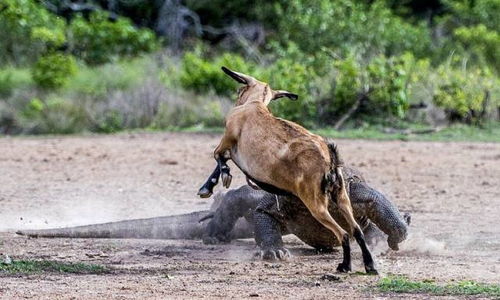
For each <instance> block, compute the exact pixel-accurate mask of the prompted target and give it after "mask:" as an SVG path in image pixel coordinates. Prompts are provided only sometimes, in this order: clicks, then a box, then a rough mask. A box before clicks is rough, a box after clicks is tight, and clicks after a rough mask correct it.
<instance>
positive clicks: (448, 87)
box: [434, 66, 500, 123]
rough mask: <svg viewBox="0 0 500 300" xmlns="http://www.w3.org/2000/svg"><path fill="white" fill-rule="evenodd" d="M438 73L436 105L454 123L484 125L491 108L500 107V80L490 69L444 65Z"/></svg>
mask: <svg viewBox="0 0 500 300" xmlns="http://www.w3.org/2000/svg"><path fill="white" fill-rule="evenodd" d="M437 72H438V76H439V83H438V84H437V86H436V89H435V92H434V102H435V103H436V105H438V106H439V107H442V108H444V109H445V110H446V112H447V114H448V115H449V118H450V119H451V120H456V121H464V122H467V123H481V122H483V121H485V120H484V119H485V118H486V117H487V113H488V110H489V109H491V108H492V107H493V108H494V107H499V106H500V89H499V86H500V81H499V80H498V78H496V77H494V76H492V74H491V72H490V71H488V69H458V68H454V67H450V66H441V67H439V69H438V70H437ZM485 101H486V102H485ZM488 101H489V103H488Z"/></svg>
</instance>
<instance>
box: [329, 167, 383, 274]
mask: <svg viewBox="0 0 500 300" xmlns="http://www.w3.org/2000/svg"><path fill="white" fill-rule="evenodd" d="M336 173H337V176H338V178H339V179H340V182H341V190H340V193H339V195H338V197H337V205H338V207H339V210H340V213H341V214H342V216H343V217H344V218H345V220H346V221H347V223H348V224H349V230H350V231H351V233H352V235H353V236H354V238H355V239H356V242H357V243H358V245H359V247H360V248H361V252H362V254H363V263H364V265H365V270H366V272H367V273H369V274H378V272H377V270H376V269H375V266H374V262H373V257H372V254H371V253H370V250H369V249H368V247H367V246H366V241H365V236H364V234H363V231H362V230H361V228H360V227H359V225H358V223H357V222H356V219H354V214H353V212H352V206H351V199H350V198H349V195H348V194H347V191H346V189H345V183H344V177H343V174H342V172H341V171H340V169H339V168H337V170H336ZM342 247H343V245H342Z"/></svg>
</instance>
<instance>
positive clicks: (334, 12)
mask: <svg viewBox="0 0 500 300" xmlns="http://www.w3.org/2000/svg"><path fill="white" fill-rule="evenodd" d="M276 8H277V13H276V14H277V20H278V22H279V25H278V32H279V33H280V35H279V37H278V38H279V40H280V41H282V42H284V43H286V42H288V41H292V42H295V43H297V45H298V46H299V47H300V49H301V50H302V51H304V52H305V53H315V52H317V51H320V50H321V49H322V48H328V49H332V50H334V51H337V52H339V53H340V54H347V53H349V52H352V50H356V51H357V52H359V53H361V54H362V55H365V56H369V55H378V54H386V55H393V54H396V55H397V54H401V53H403V52H405V51H412V52H413V53H415V54H416V55H417V56H424V55H426V54H428V52H429V51H430V34H429V31H428V29H427V28H426V27H425V26H424V25H423V24H419V25H412V24H410V23H408V22H404V21H403V20H402V19H401V18H400V17H397V16H396V15H394V14H393V13H392V11H391V10H389V9H388V8H386V6H385V4H384V3H383V1H375V2H374V3H372V4H369V5H368V4H364V3H362V2H360V1H349V0H341V1H329V0H321V1H314V2H311V1H304V0H291V1H287V2H286V3H283V4H279V5H276Z"/></svg>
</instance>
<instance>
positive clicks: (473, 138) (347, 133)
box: [314, 122, 500, 143]
mask: <svg viewBox="0 0 500 300" xmlns="http://www.w3.org/2000/svg"><path fill="white" fill-rule="evenodd" d="M410 129H422V128H420V126H419V127H410ZM314 131H315V133H317V134H319V135H322V136H325V137H331V138H343V139H373V140H405V141H436V142H438V141H440V142H497V143H498V142H500V123H498V122H496V123H491V124H487V125H485V126H483V127H477V126H467V125H463V124H457V125H452V126H450V127H447V128H444V129H442V130H440V131H438V132H433V133H425V134H403V133H385V132H383V128H382V127H380V126H368V127H365V128H356V129H346V130H342V131H337V130H334V129H332V128H323V129H318V130H314Z"/></svg>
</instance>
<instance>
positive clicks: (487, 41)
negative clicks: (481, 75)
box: [453, 24, 500, 72]
mask: <svg viewBox="0 0 500 300" xmlns="http://www.w3.org/2000/svg"><path fill="white" fill-rule="evenodd" d="M453 36H454V38H455V39H456V41H457V42H458V44H459V45H461V46H462V47H463V48H464V50H465V51H466V52H467V53H471V54H472V55H473V59H475V61H476V62H478V63H479V65H491V66H493V67H495V68H496V71H497V72H500V51H499V49H500V32H498V31H494V30H488V29H487V28H486V26H484V25H483V24H480V25H477V26H473V27H464V26H462V27H459V28H457V29H455V30H454V32H453Z"/></svg>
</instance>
